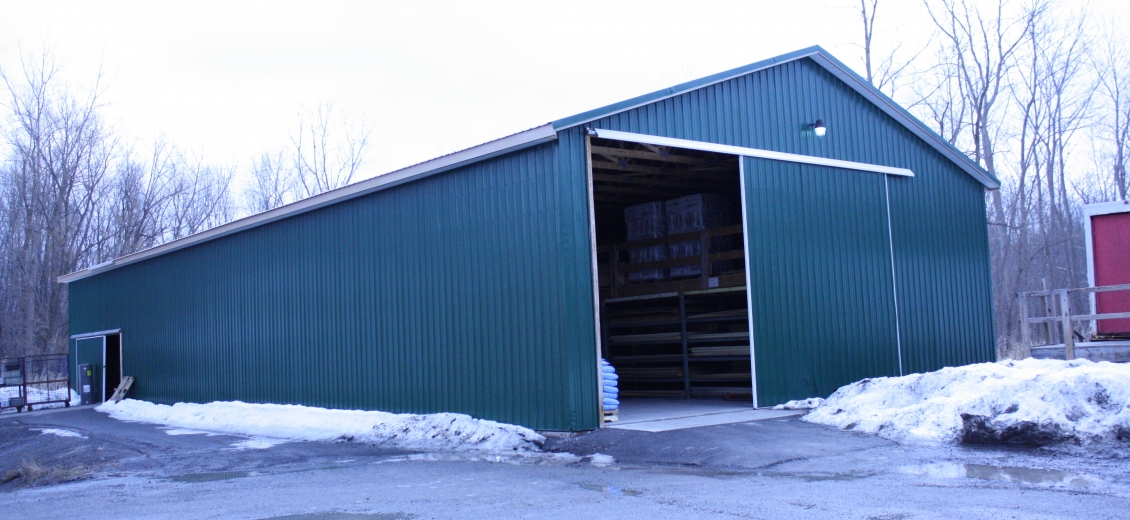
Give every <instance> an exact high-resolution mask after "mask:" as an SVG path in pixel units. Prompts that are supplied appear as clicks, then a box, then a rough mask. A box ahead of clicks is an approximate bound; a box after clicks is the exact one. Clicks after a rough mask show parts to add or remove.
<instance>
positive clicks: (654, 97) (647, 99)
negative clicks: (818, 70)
mask: <svg viewBox="0 0 1130 520" xmlns="http://www.w3.org/2000/svg"><path fill="white" fill-rule="evenodd" d="M822 50H823V49H821V48H820V47H818V46H814V47H808V48H805V49H800V50H798V51H793V52H790V53H787V54H782V55H780V56H775V57H772V58H769V59H767V60H761V61H758V62H754V63H751V64H749V65H744V66H741V67H738V68H736V69H730V70H726V71H722V72H719V73H717V74H711V75H709V76H706V77H704V78H699V79H696V80H692V81H688V82H685V83H680V84H678V85H675V86H673V87H668V88H665V89H663V90H657V91H655V92H651V93H648V94H644V95H642V96H636V97H634V98H631V99H626V100H624V101H620V102H618V103H612V104H611V105H605V106H603V107H600V108H595V109H592V110H589V111H587V112H581V113H580V114H577V115H574V116H569V117H564V118H561V119H558V120H556V121H554V122H552V123H551V124H552V125H553V128H554V129H556V130H558V131H560V130H564V129H566V128H572V127H574V126H577V125H583V124H585V123H589V122H592V121H595V120H597V119H600V118H602V117H608V116H610V115H612V114H618V113H620V112H624V111H627V110H631V109H633V108H639V107H642V106H644V105H648V104H651V103H655V102H656V101H662V100H664V99H667V98H672V97H675V96H678V95H681V94H685V93H687V92H690V91H692V90H697V89H700V88H703V87H709V86H710V85H715V84H718V83H722V82H723V81H729V80H731V79H734V78H737V77H741V76H745V75H746V74H750V73H753V72H757V71H759V70H765V69H768V68H770V67H775V66H777V65H780V64H782V63H788V62H790V61H795V60H799V59H801V58H806V57H808V56H811V55H813V54H816V53H818V52H820V51H822Z"/></svg>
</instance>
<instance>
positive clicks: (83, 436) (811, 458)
mask: <svg viewBox="0 0 1130 520" xmlns="http://www.w3.org/2000/svg"><path fill="white" fill-rule="evenodd" d="M260 441H262V440H261V439H259V440H256V439H248V438H244V437H239V436H232V435H208V434H204V433H198V432H191V431H184V430H172V429H165V428H160V427H158V426H155V425H151V424H143V423H128V422H121V421H117V420H114V419H110V418H109V417H107V416H106V415H105V414H102V413H100V412H97V411H95V410H93V409H90V408H86V409H72V410H65V411H58V412H50V411H49V412H43V413H36V414H8V415H4V416H0V477H2V476H4V475H8V476H11V475H14V474H16V473H20V476H18V477H15V478H12V479H11V480H10V481H8V482H6V483H4V484H0V510H2V511H3V515H4V517H5V518H57V517H59V516H71V515H79V516H87V517H92V518H107V517H119V518H122V517H130V518H134V517H141V518H272V517H283V516H287V515H305V516H302V518H334V517H341V516H340V515H342V514H346V515H361V516H348V517H350V518H499V517H529V518H546V517H549V518H649V519H655V518H733V517H737V518H795V517H804V518H886V519H894V518H962V517H964V518H1065V517H1087V518H1124V517H1125V516H1126V511H1127V510H1128V509H1130V486H1128V485H1127V482H1130V480H1128V479H1130V461H1128V460H1126V459H1124V458H1120V457H1119V456H1118V455H1119V454H1118V453H1112V452H1102V453H1094V452H1088V451H1084V450H1079V449H1074V450H1072V449H1066V450H1065V449H1060V450H1031V449H1001V448H971V447H961V446H908V445H900V444H896V443H892V442H889V441H886V440H883V439H880V438H877V437H874V436H869V435H864V434H857V433H847V432H840V431H838V430H835V429H831V428H827V427H823V426H817V425H811V424H808V423H804V422H802V421H800V420H798V419H797V418H796V417H788V418H775V419H767V420H760V421H751V422H744V423H737V424H725V425H718V426H707V427H701V428H691V429H683V430H676V431H667V432H642V431H628V430H613V429H605V430H601V431H597V432H591V433H588V434H584V435H578V436H571V437H566V438H552V439H550V440H549V442H547V444H546V446H545V452H544V453H541V454H537V455H535V456H530V457H510V458H506V457H495V456H488V455H481V454H480V455H475V454H452V453H411V452H403V451H396V450H388V449H382V448H377V447H373V446H368V445H364V444H358V443H351V442H339V443H318V442H283V443H275V442H260ZM595 454H601V455H610V456H611V457H612V458H613V459H614V462H613V461H610V460H609V459H608V458H607V457H603V456H596V457H593V455H595ZM334 515H337V516H334Z"/></svg>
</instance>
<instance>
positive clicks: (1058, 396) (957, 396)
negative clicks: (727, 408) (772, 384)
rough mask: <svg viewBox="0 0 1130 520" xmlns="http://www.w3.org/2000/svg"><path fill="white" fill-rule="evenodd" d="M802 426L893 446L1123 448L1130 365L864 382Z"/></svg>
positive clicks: (1049, 363) (1010, 365)
mask: <svg viewBox="0 0 1130 520" xmlns="http://www.w3.org/2000/svg"><path fill="white" fill-rule="evenodd" d="M803 420H805V421H808V422H813V423H818V424H827V425H831V426H837V427H839V428H841V429H845V430H854V431H861V432H867V433H874V434H878V435H880V436H882V437H885V438H888V439H892V440H910V441H914V440H920V441H921V440H924V441H936V442H958V441H960V442H967V443H994V444H995V443H1004V444H1027V445H1046V444H1052V443H1058V442H1064V441H1076V442H1093V441H1121V442H1130V364H1114V363H1106V362H1102V363H1093V362H1091V361H1087V360H1074V361H1058V360H1049V359H1024V360H1020V361H1007V362H1001V363H982V364H977V365H968V366H963V367H956V368H944V369H942V370H938V371H937V372H929V373H925V374H912V375H909V376H904V377H884V378H876V379H864V380H862V381H859V382H857V383H852V384H850V385H847V386H844V387H842V388H840V389H839V390H836V392H835V393H834V394H832V396H831V397H829V398H828V400H827V401H826V402H825V403H824V405H823V406H820V407H818V408H816V409H815V410H813V411H812V412H810V413H809V414H808V415H806V416H805V417H804V419H803Z"/></svg>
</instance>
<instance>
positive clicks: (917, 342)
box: [561, 59, 995, 404]
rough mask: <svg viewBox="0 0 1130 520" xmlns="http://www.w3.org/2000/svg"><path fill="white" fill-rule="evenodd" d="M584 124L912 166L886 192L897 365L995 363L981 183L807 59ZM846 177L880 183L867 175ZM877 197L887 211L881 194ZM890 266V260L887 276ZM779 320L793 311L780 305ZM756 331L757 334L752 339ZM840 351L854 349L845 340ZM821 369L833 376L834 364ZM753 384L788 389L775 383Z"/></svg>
mask: <svg viewBox="0 0 1130 520" xmlns="http://www.w3.org/2000/svg"><path fill="white" fill-rule="evenodd" d="M816 119H823V120H824V122H825V124H826V125H827V128H828V132H827V135H825V136H824V137H820V138H818V137H816V136H815V135H813V134H812V133H811V132H809V131H806V130H807V126H806V125H807V124H808V123H811V122H813V121H815V120H816ZM585 126H591V127H594V128H602V129H608V130H620V131H625V132H636V133H642V134H651V135H659V136H664V137H674V138H680V139H690V140H697V141H707V142H714V143H721V144H728V145H735V146H744V147H750V148H760V149H766V150H775V151H781V152H788V153H796V154H802V155H812V156H817V157H829V158H833V159H841V160H848V161H856V162H863V163H871V164H881V165H887V166H896V167H902V168H909V169H911V170H912V171H914V173H915V176H914V177H912V178H903V177H891V178H890V194H889V198H890V209H891V230H890V231H891V233H890V234H891V238H892V247H893V250H894V257H895V262H894V263H895V269H894V271H895V276H894V283H895V284H896V286H897V290H898V306H899V307H898V308H899V318H900V319H899V330H900V336H901V339H902V351H903V352H902V353H903V366H902V371H903V373H912V372H922V371H930V370H937V369H939V368H942V367H944V366H955V365H962V364H967V363H975V362H984V361H991V360H992V359H994V357H995V355H994V351H993V332H992V327H993V324H992V298H991V294H990V292H989V291H990V287H991V285H990V283H989V280H990V271H989V269H990V266H989V253H988V245H987V244H988V241H987V233H988V231H987V230H988V227H987V220H986V217H985V212H984V189H983V186H982V185H981V184H979V183H978V182H977V181H976V180H975V179H973V178H972V177H970V176H969V175H968V174H966V173H965V172H963V171H961V170H960V169H959V168H958V167H957V166H956V165H954V164H953V163H952V162H950V161H949V160H948V159H946V158H945V157H943V156H942V155H941V154H940V153H939V152H938V151H937V150H935V149H934V148H932V147H930V146H929V145H928V144H927V143H925V142H923V141H922V140H920V139H919V138H917V137H916V136H914V135H913V134H912V133H911V132H910V130H908V129H907V128H906V127H904V126H902V125H901V124H899V123H898V122H897V121H895V120H894V119H892V118H891V117H890V116H888V115H887V114H885V113H883V112H882V111H881V110H880V109H879V108H878V107H876V106H875V105H874V104H872V103H871V102H869V101H868V100H866V99H865V98H864V97H863V96H861V95H860V94H859V93H857V92H855V91H854V90H852V89H851V88H850V87H848V86H847V85H845V84H844V83H843V82H841V81H840V80H839V79H837V78H836V77H835V76H833V75H832V74H831V73H829V72H828V71H827V70H825V69H824V68H822V67H821V66H819V65H817V64H816V63H815V62H813V61H812V60H809V59H800V60H795V61H790V62H787V63H783V64H781V65H778V66H775V67H772V68H768V69H764V70H761V71H757V72H753V73H750V74H747V75H744V76H740V77H737V78H734V79H730V80H726V81H722V82H719V83H716V84H713V85H708V86H704V87H702V88H699V89H697V90H693V91H690V92H686V93H683V94H679V95H674V96H672V97H669V98H666V99H662V100H658V101H655V102H652V103H649V104H647V105H644V106H640V107H637V108H632V109H627V110H624V111H622V112H619V113H616V114H613V115H609V116H606V117H602V118H600V119H596V120H593V121H591V122H588V123H585V124H584V125H581V126H580V127H574V128H570V129H568V130H566V131H562V132H561V134H562V135H565V134H566V133H568V132H578V133H579V132H581V131H582V130H581V129H582V128H583V127H585ZM844 175H848V176H871V178H873V179H876V180H882V179H883V176H882V175H880V174H873V173H867V172H844ZM801 196H802V194H801V193H799V192H798V193H796V194H793V195H792V196H790V197H788V198H784V199H779V200H776V201H773V203H774V204H775V205H776V207H778V208H781V207H789V206H798V205H800V204H801V203H802V202H803V200H801V199H800V198H799V197H801ZM876 203H877V204H881V205H882V210H883V211H884V212H885V211H886V207H885V204H886V200H883V201H880V202H876ZM753 240H754V237H751V241H753ZM814 254H815V252H814ZM890 263H891V259H890V257H889V256H888V258H887V267H888V273H889V271H890ZM797 267H799V266H789V268H797ZM784 268H785V267H784V266H782V269H784ZM893 299H894V296H893V292H892V300H893ZM779 317H780V318H781V319H785V320H787V319H791V318H792V317H790V316H787V315H785V313H779ZM860 326H865V324H861V325H860ZM866 326H870V325H866ZM884 326H885V324H884ZM758 334H759V332H758V331H756V330H755V331H754V335H755V340H756V339H757V337H756V336H757V335H758ZM797 334H807V332H806V331H798V332H797ZM842 348H845V349H850V348H854V347H853V346H851V345H848V344H846V343H844V344H843V346H842ZM813 362H814V363H818V364H820V363H823V364H828V365H830V362H829V361H824V360H820V359H816V360H814V361H813ZM762 369H771V368H766V367H759V369H758V370H759V372H760V370H762ZM823 370H826V371H827V373H829V374H830V373H834V372H835V371H836V370H839V369H838V368H836V367H833V366H827V367H825V369H823ZM894 373H895V374H897V373H898V370H897V367H896V370H895V372H894ZM879 374H880V373H876V374H871V375H879ZM760 383H763V382H762V381H760V378H759V386H760ZM761 390H762V391H764V392H769V393H770V394H772V395H795V394H787V392H785V393H781V392H784V390H783V389H778V388H761ZM813 395H819V394H813ZM760 404H770V402H761V403H760Z"/></svg>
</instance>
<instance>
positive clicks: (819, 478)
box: [754, 471, 872, 482]
mask: <svg viewBox="0 0 1130 520" xmlns="http://www.w3.org/2000/svg"><path fill="white" fill-rule="evenodd" d="M754 475H757V476H759V477H772V478H796V479H800V480H803V481H805V482H827V481H832V482H848V481H851V480H859V479H863V478H867V477H870V476H872V475H871V474H865V475H857V474H854V473H793V472H788V471H758V472H756V473H754Z"/></svg>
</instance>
